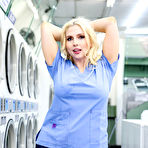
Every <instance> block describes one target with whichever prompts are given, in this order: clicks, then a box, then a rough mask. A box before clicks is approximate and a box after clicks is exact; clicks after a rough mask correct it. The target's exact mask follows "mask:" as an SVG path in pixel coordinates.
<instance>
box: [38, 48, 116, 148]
mask: <svg viewBox="0 0 148 148" xmlns="http://www.w3.org/2000/svg"><path fill="white" fill-rule="evenodd" d="M118 59H119V57H118ZM117 63H118V60H117V61H115V62H114V63H113V64H110V63H109V62H108V60H107V59H106V57H105V56H104V55H102V57H101V59H99V60H98V62H97V66H94V65H91V66H89V67H86V69H85V71H84V72H83V73H81V72H80V71H79V69H78V68H77V67H76V66H75V65H74V64H73V63H72V62H71V61H70V60H65V59H64V58H63V57H62V56H61V52H60V50H58V52H57V55H56V57H55V59H54V61H53V64H52V66H49V65H47V64H46V65H47V68H48V71H49V73H50V75H51V77H52V79H53V82H54V98H53V102H52V105H51V107H50V109H49V111H48V113H47V115H46V117H45V121H44V123H43V125H42V128H41V131H40V133H39V135H38V138H37V141H36V143H37V144H39V145H42V146H46V147H48V148H107V147H108V134H107V124H108V123H107V104H108V95H109V92H110V88H111V83H112V80H113V77H114V75H115V72H116V69H117Z"/></svg>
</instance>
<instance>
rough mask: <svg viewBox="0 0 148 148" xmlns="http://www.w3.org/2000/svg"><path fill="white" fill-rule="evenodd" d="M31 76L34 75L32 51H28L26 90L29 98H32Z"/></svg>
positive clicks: (32, 84)
mask: <svg viewBox="0 0 148 148" xmlns="http://www.w3.org/2000/svg"><path fill="white" fill-rule="evenodd" d="M33 76H34V70H33V57H32V53H31V52H30V53H29V55H28V60H27V90H28V96H29V98H34V83H33Z"/></svg>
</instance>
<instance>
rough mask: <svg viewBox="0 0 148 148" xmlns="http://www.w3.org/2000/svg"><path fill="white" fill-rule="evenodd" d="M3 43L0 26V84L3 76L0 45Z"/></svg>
mask: <svg viewBox="0 0 148 148" xmlns="http://www.w3.org/2000/svg"><path fill="white" fill-rule="evenodd" d="M0 25H1V24H0ZM2 44H3V42H2V32H1V26H0V82H1V80H2V79H3V76H2V73H3V72H2V59H3V58H2V55H3V51H2V46H3V45H2Z"/></svg>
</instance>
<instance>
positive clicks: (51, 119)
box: [42, 111, 69, 145]
mask: <svg viewBox="0 0 148 148" xmlns="http://www.w3.org/2000/svg"><path fill="white" fill-rule="evenodd" d="M68 124H69V112H57V111H50V112H48V114H47V116H46V120H45V122H44V124H43V126H42V130H43V132H44V135H45V136H46V137H45V138H44V139H47V140H48V142H49V143H51V144H56V145H65V144H66V145H67V144H68Z"/></svg>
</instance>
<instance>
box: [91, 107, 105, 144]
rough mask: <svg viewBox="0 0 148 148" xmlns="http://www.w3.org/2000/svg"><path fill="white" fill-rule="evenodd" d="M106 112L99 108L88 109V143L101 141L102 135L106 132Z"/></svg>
mask: <svg viewBox="0 0 148 148" xmlns="http://www.w3.org/2000/svg"><path fill="white" fill-rule="evenodd" d="M106 128H107V123H106V114H105V112H103V111H100V110H91V111H90V144H99V143H101V140H102V137H103V135H105V134H106Z"/></svg>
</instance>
